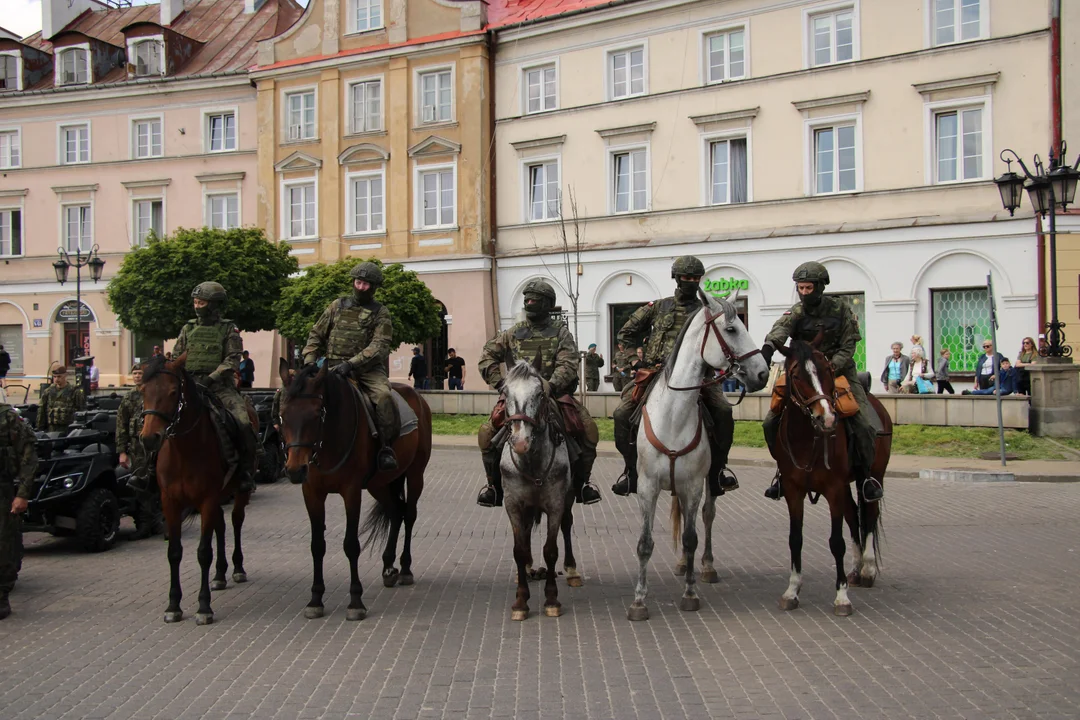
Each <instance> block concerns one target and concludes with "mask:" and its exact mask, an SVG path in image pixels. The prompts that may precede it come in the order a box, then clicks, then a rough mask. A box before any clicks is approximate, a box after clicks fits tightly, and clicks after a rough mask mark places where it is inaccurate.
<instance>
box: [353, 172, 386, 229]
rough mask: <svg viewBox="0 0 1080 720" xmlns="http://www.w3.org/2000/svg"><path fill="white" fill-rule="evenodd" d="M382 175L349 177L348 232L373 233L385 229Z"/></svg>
mask: <svg viewBox="0 0 1080 720" xmlns="http://www.w3.org/2000/svg"><path fill="white" fill-rule="evenodd" d="M384 197H385V194H384V193H383V177H382V175H381V174H380V175H364V176H358V177H352V178H350V179H349V208H350V217H349V232H351V233H374V232H382V231H383V230H385V229H386V223H385V221H384V206H383V202H384Z"/></svg>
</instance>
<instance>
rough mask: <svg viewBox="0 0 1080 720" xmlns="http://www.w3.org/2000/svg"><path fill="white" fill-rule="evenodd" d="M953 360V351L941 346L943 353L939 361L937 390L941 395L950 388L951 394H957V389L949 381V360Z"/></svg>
mask: <svg viewBox="0 0 1080 720" xmlns="http://www.w3.org/2000/svg"><path fill="white" fill-rule="evenodd" d="M950 360H952V353H951V352H950V351H949V348H947V347H943V348H941V355H940V357H938V361H937V391H938V394H939V395H944V394H945V391H946V390H948V391H949V394H950V395H955V394H956V391H955V390H953V386H952V383H951V382H949V361H950Z"/></svg>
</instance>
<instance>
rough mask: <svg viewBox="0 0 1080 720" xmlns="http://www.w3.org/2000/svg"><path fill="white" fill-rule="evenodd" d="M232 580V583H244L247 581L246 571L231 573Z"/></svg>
mask: <svg viewBox="0 0 1080 720" xmlns="http://www.w3.org/2000/svg"><path fill="white" fill-rule="evenodd" d="M232 581H233V582H234V583H246V582H247V573H239V572H238V573H233V576H232Z"/></svg>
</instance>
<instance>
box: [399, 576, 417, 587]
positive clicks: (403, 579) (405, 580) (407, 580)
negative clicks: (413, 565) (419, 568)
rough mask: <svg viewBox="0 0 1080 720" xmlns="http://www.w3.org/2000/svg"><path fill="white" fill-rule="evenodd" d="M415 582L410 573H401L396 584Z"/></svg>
mask: <svg viewBox="0 0 1080 720" xmlns="http://www.w3.org/2000/svg"><path fill="white" fill-rule="evenodd" d="M415 582H416V580H415V579H413V575H412V573H401V577H400V578H398V585H412V584H414V583H415Z"/></svg>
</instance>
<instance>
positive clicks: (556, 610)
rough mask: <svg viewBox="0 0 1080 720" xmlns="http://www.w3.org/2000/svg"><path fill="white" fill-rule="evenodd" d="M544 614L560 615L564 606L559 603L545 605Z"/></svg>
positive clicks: (550, 615) (549, 615)
mask: <svg viewBox="0 0 1080 720" xmlns="http://www.w3.org/2000/svg"><path fill="white" fill-rule="evenodd" d="M544 614H545V615H547V616H548V617H559V616H560V615H562V607H561V606H559V605H545V606H544Z"/></svg>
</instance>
